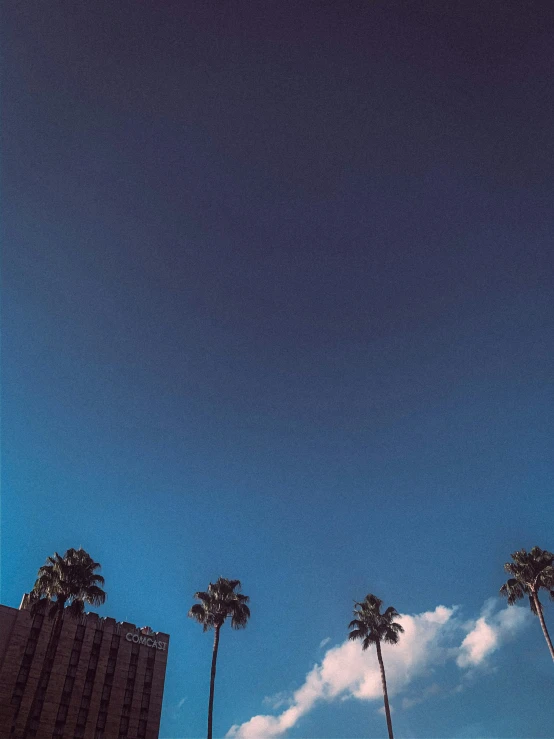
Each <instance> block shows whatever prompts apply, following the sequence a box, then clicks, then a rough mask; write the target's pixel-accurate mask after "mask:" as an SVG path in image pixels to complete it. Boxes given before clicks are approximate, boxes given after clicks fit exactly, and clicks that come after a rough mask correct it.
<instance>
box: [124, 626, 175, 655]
mask: <svg viewBox="0 0 554 739" xmlns="http://www.w3.org/2000/svg"><path fill="white" fill-rule="evenodd" d="M125 639H126V640H127V641H132V642H133V644H144V645H145V646H147V647H150V648H151V649H158V650H159V651H160V652H165V651H166V649H167V642H166V641H156V639H152V638H151V637H149V636H148V637H147V636H141V635H139V634H133V633H131V632H130V631H128V632H127V633H126V634H125Z"/></svg>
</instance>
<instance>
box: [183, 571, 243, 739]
mask: <svg viewBox="0 0 554 739" xmlns="http://www.w3.org/2000/svg"><path fill="white" fill-rule="evenodd" d="M241 587H242V586H241V583H240V580H226V579H225V578H224V577H220V578H218V580H217V582H215V583H210V584H209V586H208V590H207V592H199V593H195V594H194V597H195V598H197V599H198V600H199V601H200V603H195V604H194V605H193V606H192V608H191V609H190V611H189V612H188V616H189V617H190V618H193V619H194V620H195V621H197V622H198V623H199V624H202V629H203V631H208V630H209V629H213V630H214V646H213V652H212V671H211V675H210V700H209V703H208V739H212V721H213V709H214V685H215V670H216V663H217V651H218V649H219V632H220V630H221V627H222V626H223V624H224V623H225V620H226V619H227V618H230V619H231V626H232V628H233V629H243V628H244V627H245V626H246V624H247V622H248V619H249V618H250V609H249V608H248V606H247V605H246V604H247V603H248V601H249V600H250V598H249V597H248V596H247V595H243V594H242V593H238V592H237V590H238V589H239V588H241Z"/></svg>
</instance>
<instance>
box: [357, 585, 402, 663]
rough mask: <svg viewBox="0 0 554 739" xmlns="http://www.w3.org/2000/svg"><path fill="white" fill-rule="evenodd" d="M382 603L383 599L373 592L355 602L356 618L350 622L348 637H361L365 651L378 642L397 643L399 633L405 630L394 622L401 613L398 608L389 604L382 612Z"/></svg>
mask: <svg viewBox="0 0 554 739" xmlns="http://www.w3.org/2000/svg"><path fill="white" fill-rule="evenodd" d="M382 605H383V601H382V600H381V599H380V598H377V596H375V595H372V594H371V593H370V594H369V595H366V597H365V598H364V599H363V600H362V601H361V602H356V604H355V608H354V615H355V616H356V618H355V619H354V620H353V621H351V622H350V623H349V624H348V628H349V629H351V631H350V633H349V634H348V638H349V639H361V640H362V649H363V650H364V651H365V650H366V649H367V648H368V647H369V646H370V645H371V644H376V643H378V642H379V643H380V642H383V641H384V642H387V644H396V643H397V642H398V639H399V635H400V634H402V633H403V632H404V629H403V627H402V626H401V625H400V624H398V623H395V622H394V619H395V618H397V617H398V616H399V615H400V614H399V613H398V611H397V610H396V608H393V607H392V606H389V607H388V608H387V610H386V611H384V613H381V606H382Z"/></svg>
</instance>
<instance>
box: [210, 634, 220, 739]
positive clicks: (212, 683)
mask: <svg viewBox="0 0 554 739" xmlns="http://www.w3.org/2000/svg"><path fill="white" fill-rule="evenodd" d="M220 628H221V627H220V626H216V627H215V628H214V632H215V634H214V648H213V653H212V672H211V675H210V703H209V705H208V739H212V722H213V712H214V686H215V668H216V663H217V650H218V649H219V629H220Z"/></svg>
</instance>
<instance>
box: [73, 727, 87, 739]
mask: <svg viewBox="0 0 554 739" xmlns="http://www.w3.org/2000/svg"><path fill="white" fill-rule="evenodd" d="M84 736H85V727H84V726H76V727H75V731H74V732H73V737H74V739H83V737H84Z"/></svg>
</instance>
